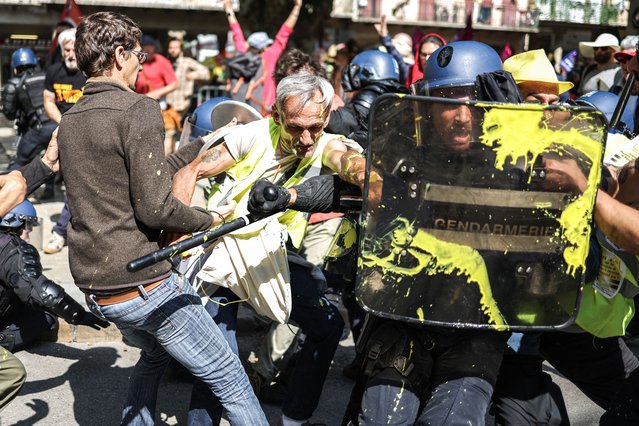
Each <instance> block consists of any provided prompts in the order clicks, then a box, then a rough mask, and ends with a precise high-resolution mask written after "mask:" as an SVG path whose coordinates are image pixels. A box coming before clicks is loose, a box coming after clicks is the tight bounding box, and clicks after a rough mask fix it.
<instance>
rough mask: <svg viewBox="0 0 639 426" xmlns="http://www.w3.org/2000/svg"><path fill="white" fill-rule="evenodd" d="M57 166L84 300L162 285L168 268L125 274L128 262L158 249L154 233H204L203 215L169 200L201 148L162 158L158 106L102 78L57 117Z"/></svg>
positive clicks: (208, 221) (208, 223) (189, 147)
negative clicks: (97, 293)
mask: <svg viewBox="0 0 639 426" xmlns="http://www.w3.org/2000/svg"><path fill="white" fill-rule="evenodd" d="M58 140H59V151H60V166H61V170H62V173H63V174H64V181H65V184H66V187H67V195H68V199H69V209H70V211H71V224H70V226H69V230H68V242H69V264H70V267H71V274H72V275H73V278H74V280H75V282H76V285H77V286H78V287H80V289H82V290H83V291H84V292H87V293H90V292H91V291H92V290H97V291H100V290H102V291H114V290H118V289H126V288H129V287H134V286H137V285H139V284H146V283H150V282H153V281H157V280H158V279H160V278H163V277H166V276H167V275H168V274H169V272H170V263H169V262H168V261H165V262H162V263H160V264H156V265H155V266H151V267H149V268H146V269H143V270H141V271H139V272H135V273H129V272H128V271H127V270H126V264H127V262H129V261H130V260H132V259H134V258H137V257H139V256H141V255H143V254H146V253H149V252H151V251H154V250H157V249H158V247H159V246H158V239H159V237H160V230H166V231H174V232H184V233H187V232H193V231H201V230H205V229H207V228H208V227H210V226H211V223H212V217H211V215H210V214H209V213H208V212H206V211H205V210H201V209H197V208H191V207H188V206H186V205H184V204H182V203H181V202H180V201H178V200H177V199H175V198H174V197H173V195H172V194H171V181H172V177H173V175H174V174H175V172H176V171H177V170H178V169H179V168H181V167H183V166H184V165H186V164H188V163H189V162H190V161H191V160H193V159H194V158H195V157H196V155H197V153H198V151H199V149H200V147H201V146H202V145H201V143H200V142H196V143H193V144H189V145H187V146H185V147H184V148H183V149H181V150H179V151H178V152H177V153H175V154H173V155H171V156H169V157H165V156H164V145H163V141H164V124H163V122H162V115H161V113H160V106H159V104H158V102H157V101H155V100H153V99H151V98H149V97H147V96H144V95H139V94H137V93H134V92H133V91H131V90H130V89H128V88H127V87H124V86H122V85H120V84H119V83H117V82H115V81H113V80H110V79H107V78H104V77H100V78H94V79H89V80H88V81H87V85H86V86H85V88H84V95H83V96H82V97H81V98H80V100H79V101H78V103H76V104H75V105H74V106H73V107H72V108H71V109H70V110H69V111H67V112H66V113H65V114H64V116H63V117H62V121H61V123H60V131H59V134H58Z"/></svg>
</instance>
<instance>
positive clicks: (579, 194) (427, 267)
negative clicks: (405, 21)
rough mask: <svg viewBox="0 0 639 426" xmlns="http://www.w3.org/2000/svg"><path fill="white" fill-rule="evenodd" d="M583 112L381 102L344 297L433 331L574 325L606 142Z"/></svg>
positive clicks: (435, 101)
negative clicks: (353, 283) (351, 290)
mask: <svg viewBox="0 0 639 426" xmlns="http://www.w3.org/2000/svg"><path fill="white" fill-rule="evenodd" d="M605 130H606V129H605V125H604V117H603V115H602V114H600V113H599V112H597V111H595V110H593V109H589V108H581V107H580V108H564V107H545V108H544V107H542V106H539V105H509V104H488V103H479V102H473V101H457V100H447V99H440V98H430V97H412V96H405V97H401V96H395V95H389V96H384V97H380V98H379V100H378V101H377V103H376V104H375V106H374V108H373V110H372V117H371V124H370V148H369V152H368V157H367V162H368V163H367V184H366V188H365V197H364V208H363V212H362V215H363V216H362V232H363V235H362V238H361V243H360V252H359V262H358V283H357V287H356V296H357V299H358V302H359V303H360V305H361V306H362V307H363V308H364V309H366V310H367V311H369V312H371V313H373V314H375V315H378V316H382V317H387V318H392V319H398V320H402V321H407V322H414V323H421V324H431V325H439V326H445V327H466V328H493V329H499V330H505V329H512V330H528V329H540V330H541V329H556V328H561V327H564V326H567V325H569V324H571V323H572V321H573V320H574V317H575V315H576V310H577V307H578V302H579V296H580V289H581V286H582V277H583V275H584V271H585V265H586V257H587V254H588V249H589V239H590V228H591V219H592V211H593V206H594V201H595V195H596V191H597V187H598V185H599V180H600V177H601V162H602V156H603V149H604V143H605V134H606V131H605Z"/></svg>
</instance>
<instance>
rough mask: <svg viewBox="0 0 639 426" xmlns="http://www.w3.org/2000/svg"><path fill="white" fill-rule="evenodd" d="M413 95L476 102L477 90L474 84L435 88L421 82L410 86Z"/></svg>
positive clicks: (425, 82)
mask: <svg viewBox="0 0 639 426" xmlns="http://www.w3.org/2000/svg"><path fill="white" fill-rule="evenodd" d="M410 89H411V93H412V94H413V95H417V96H432V97H434V98H443V99H460V100H474V99H477V89H476V87H475V85H474V84H472V85H465V86H446V87H433V86H431V85H429V83H428V82H427V81H424V80H420V81H417V82H415V83H413V84H411V86H410Z"/></svg>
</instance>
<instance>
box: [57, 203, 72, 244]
mask: <svg viewBox="0 0 639 426" xmlns="http://www.w3.org/2000/svg"><path fill="white" fill-rule="evenodd" d="M70 220H71V212H70V211H69V200H67V196H66V194H65V195H64V206H63V207H62V211H61V212H60V217H59V218H58V221H57V222H56V223H55V225H53V230H54V231H55V233H56V234H58V235H62V236H63V237H64V238H67V226H69V221H70Z"/></svg>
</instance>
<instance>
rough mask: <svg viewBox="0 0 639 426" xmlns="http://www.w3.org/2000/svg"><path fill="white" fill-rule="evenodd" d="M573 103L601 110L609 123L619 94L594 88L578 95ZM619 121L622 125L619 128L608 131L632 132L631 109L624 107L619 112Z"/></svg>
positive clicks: (633, 124) (632, 118) (632, 119)
mask: <svg viewBox="0 0 639 426" xmlns="http://www.w3.org/2000/svg"><path fill="white" fill-rule="evenodd" d="M575 103H576V104H577V105H584V106H590V107H593V108H595V109H597V110H599V111H601V112H602V113H603V115H605V116H606V121H607V122H608V123H610V120H611V119H612V115H613V114H614V112H615V108H616V107H617V104H618V103H619V96H617V95H615V94H614V93H611V92H604V91H601V90H595V91H592V92H588V93H586V94H585V95H582V96H580V97H578V98H577V99H576V100H575ZM621 123H623V125H621V128H620V129H609V131H610V132H611V133H624V134H626V133H628V134H632V131H633V129H634V126H635V120H634V117H633V116H632V111H630V108H626V109H625V110H624V111H623V113H622V114H621ZM621 123H620V124H621Z"/></svg>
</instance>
